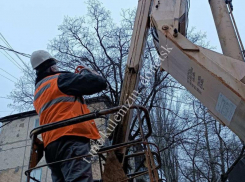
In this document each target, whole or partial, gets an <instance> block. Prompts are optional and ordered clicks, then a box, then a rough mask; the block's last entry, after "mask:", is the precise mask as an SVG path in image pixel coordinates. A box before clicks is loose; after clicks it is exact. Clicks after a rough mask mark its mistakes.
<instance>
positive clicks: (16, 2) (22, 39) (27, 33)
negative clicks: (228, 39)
mask: <svg viewBox="0 0 245 182" xmlns="http://www.w3.org/2000/svg"><path fill="white" fill-rule="evenodd" d="M102 2H103V4H104V6H105V7H106V8H107V9H108V10H110V11H111V13H112V16H113V18H114V20H115V22H119V21H120V11H121V9H122V8H123V9H128V8H134V7H136V6H137V2H138V1H137V0H102ZM233 4H234V15H235V18H236V21H237V24H238V28H239V31H240V34H241V37H242V40H243V42H244V41H245V24H244V9H243V8H244V7H245V1H241V0H234V3H233ZM85 14H86V4H85V0H70V1H65V0H51V1H50V0H49V1H48V0H42V1H40V0H35V1H33V0H25V1H20V0H8V1H4V3H3V1H2V2H1V3H0V33H1V34H2V35H3V36H4V37H5V38H6V40H7V41H8V42H9V44H10V45H11V46H12V47H13V48H14V49H15V50H17V51H19V52H24V53H27V54H31V53H32V52H33V51H35V50H38V49H44V50H45V49H46V48H47V44H48V43H49V41H50V40H52V39H53V38H54V37H55V36H57V35H58V34H59V31H58V29H57V27H58V25H60V24H61V23H62V21H63V18H64V16H71V17H74V16H83V15H85ZM193 26H195V27H196V29H197V30H201V31H203V32H206V33H207V39H208V40H209V41H210V44H211V45H212V46H216V47H217V49H216V51H218V52H221V49H220V44H219V40H218V36H217V33H216V29H215V26H214V21H213V18H212V14H211V10H210V7H209V3H208V0H191V8H190V14H189V28H191V27H193ZM0 45H3V46H5V44H4V43H3V41H2V40H0ZM2 53H4V52H3V51H0V102H1V104H0V117H3V116H6V115H9V114H13V113H15V112H13V110H12V109H11V108H8V107H7V105H8V104H9V103H11V100H8V99H5V98H2V97H6V95H8V94H9V93H10V92H11V91H12V90H13V89H14V82H15V81H17V79H16V78H19V77H20V76H21V75H22V73H21V70H20V69H19V68H18V67H17V66H15V65H14V64H13V63H12V62H11V61H10V60H9V59H7V58H6V57H5V56H4V55H3V54H2ZM10 55H11V56H12V57H13V58H14V60H15V61H17V62H18V63H19V64H20V65H21V66H22V67H23V66H24V65H23V64H22V63H21V62H20V60H19V59H18V58H17V57H16V56H15V55H14V54H12V53H10ZM21 58H22V59H23V60H24V61H25V62H29V59H28V58H25V57H21ZM3 70H5V71H7V72H8V73H10V74H11V75H13V76H10V75H8V74H7V73H5V72H4V71H3ZM1 75H3V76H5V77H7V78H9V79H11V81H10V80H8V79H6V78H4V77H3V76H1ZM14 77H16V78H14Z"/></svg>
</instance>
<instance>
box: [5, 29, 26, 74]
mask: <svg viewBox="0 0 245 182" xmlns="http://www.w3.org/2000/svg"><path fill="white" fill-rule="evenodd" d="M0 36H1V37H2V38H3V39H4V41H5V44H6V45H7V46H8V47H9V48H11V49H12V50H14V49H13V47H12V46H11V45H10V44H9V43H8V41H7V40H6V39H5V37H4V36H3V34H1V33H0ZM14 53H15V55H16V56H17V57H18V58H19V60H20V61H21V62H22V63H23V64H24V65H25V66H26V68H27V69H29V67H28V66H27V65H26V63H25V62H24V61H23V60H22V59H21V58H20V56H19V55H18V54H17V53H16V52H14Z"/></svg>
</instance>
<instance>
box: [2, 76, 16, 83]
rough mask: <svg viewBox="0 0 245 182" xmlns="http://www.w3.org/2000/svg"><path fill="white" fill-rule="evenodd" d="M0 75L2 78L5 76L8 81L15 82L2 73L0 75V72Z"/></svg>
mask: <svg viewBox="0 0 245 182" xmlns="http://www.w3.org/2000/svg"><path fill="white" fill-rule="evenodd" d="M0 76H2V77H4V78H6V79H7V80H9V81H11V82H13V83H15V82H14V81H13V80H11V79H9V78H8V77H6V76H4V75H1V74H0Z"/></svg>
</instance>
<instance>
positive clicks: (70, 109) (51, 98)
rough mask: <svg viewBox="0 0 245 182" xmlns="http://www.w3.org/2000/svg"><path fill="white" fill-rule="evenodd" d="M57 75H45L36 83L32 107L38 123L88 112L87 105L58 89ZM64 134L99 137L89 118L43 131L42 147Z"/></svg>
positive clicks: (42, 123) (41, 123)
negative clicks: (81, 121)
mask: <svg viewBox="0 0 245 182" xmlns="http://www.w3.org/2000/svg"><path fill="white" fill-rule="evenodd" d="M58 76H59V74H55V75H51V76H48V77H45V78H44V79H42V80H41V81H39V82H38V83H37V84H36V90H35V94H34V107H35V109H36V111H37V113H38V115H39V117H40V119H39V121H40V125H44V124H49V123H53V122H57V121H61V120H65V119H70V118H73V117H77V116H80V115H83V114H87V113H90V111H89V109H88V108H87V105H86V104H84V103H82V101H80V100H79V99H76V98H75V97H74V96H69V95H66V94H64V93H62V92H61V91H60V90H59V88H58ZM65 135H69V136H71V135H72V136H74V135H75V136H83V137H86V138H90V139H99V138H100V135H99V132H98V129H97V127H96V125H95V121H94V120H89V121H86V122H83V123H78V124H74V125H70V126H65V127H62V128H58V129H55V130H52V131H48V132H45V133H43V134H42V138H43V143H44V147H46V146H47V145H48V144H49V143H51V142H53V141H55V140H57V139H58V138H60V137H62V136H65Z"/></svg>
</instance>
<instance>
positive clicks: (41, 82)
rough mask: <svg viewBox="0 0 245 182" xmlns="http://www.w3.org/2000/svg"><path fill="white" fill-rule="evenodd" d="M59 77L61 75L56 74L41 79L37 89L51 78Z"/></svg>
mask: <svg viewBox="0 0 245 182" xmlns="http://www.w3.org/2000/svg"><path fill="white" fill-rule="evenodd" d="M58 77H59V75H54V76H50V77H47V78H44V79H42V80H41V81H39V82H38V83H37V85H36V87H35V89H36V90H37V88H38V87H39V86H40V85H42V84H43V83H44V82H46V81H49V80H52V79H55V78H58Z"/></svg>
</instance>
